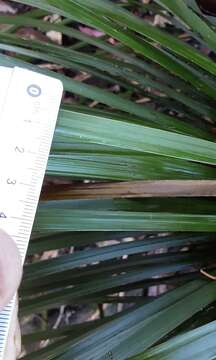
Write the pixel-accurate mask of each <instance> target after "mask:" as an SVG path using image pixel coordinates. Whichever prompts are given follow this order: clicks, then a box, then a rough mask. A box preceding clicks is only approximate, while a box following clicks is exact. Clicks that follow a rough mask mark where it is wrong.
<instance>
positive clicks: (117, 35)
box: [0, 0, 216, 360]
mask: <svg viewBox="0 0 216 360" xmlns="http://www.w3.org/2000/svg"><path fill="white" fill-rule="evenodd" d="M15 3H21V4H25V5H28V6H29V7H27V12H26V13H24V14H18V15H16V16H6V15H2V16H0V21H1V24H5V25H6V26H3V27H2V28H1V31H0V49H1V55H0V65H2V66H16V65H17V66H21V67H25V68H28V69H32V70H34V71H38V72H40V73H43V74H47V75H49V76H53V77H56V78H59V79H60V80H61V81H62V82H63V84H64V89H65V103H63V104H62V107H61V110H60V114H59V119H58V124H57V128H56V131H55V136H54V140H53V144H52V150H51V154H50V157H49V162H48V167H47V176H48V177H49V179H52V178H53V179H54V180H56V178H62V179H64V180H65V179H67V180H69V181H71V180H72V181H73V182H72V183H71V184H68V183H66V185H62V182H56V181H54V184H55V186H53V185H52V187H51V186H50V185H48V186H45V188H44V191H43V197H42V200H41V202H40V205H39V208H38V212H37V216H36V221H35V225H34V232H33V235H32V241H31V244H30V248H29V256H30V258H31V259H32V261H29V262H28V264H26V266H25V271H24V279H23V283H22V287H21V290H20V314H21V316H29V315H31V314H35V313H37V314H43V315H44V316H45V314H47V311H48V310H50V309H53V308H58V307H59V306H62V305H67V304H70V305H71V304H100V308H103V305H104V304H107V303H119V304H130V307H127V308H126V307H123V310H122V311H121V312H118V313H115V314H113V315H110V316H105V317H104V316H101V318H100V319H98V320H95V321H90V322H83V323H82V324H79V325H68V326H61V327H59V328H57V329H50V328H49V327H48V326H47V327H46V328H44V329H43V331H40V332H34V333H31V334H28V335H25V336H24V337H23V341H24V344H32V343H34V342H37V341H42V340H48V342H46V344H47V346H46V347H44V348H43V349H40V350H38V351H34V352H32V353H30V354H27V355H26V356H24V358H25V359H26V360H27V359H31V360H35V359H61V360H67V359H76V360H84V359H85V360H90V359H93V360H99V359H100V360H102V359H103V360H105V359H106V360H112V359H113V360H115V359H118V360H124V359H134V360H135V359H136V360H138V359H139V360H144V359H194V358H196V359H202V360H204V359H210V358H213V357H214V356H215V355H216V349H215V332H216V323H215V322H214V316H215V315H214V303H215V300H216V282H214V281H210V280H209V279H207V278H205V277H203V276H202V275H201V274H200V271H199V269H200V268H205V267H208V268H210V269H211V273H212V274H214V271H215V253H214V250H215V234H214V233H215V230H216V213H215V208H216V206H215V201H214V199H213V198H211V197H210V196H208V197H207V198H202V196H201V195H202V194H201V193H200V194H199V192H198V195H197V196H194V192H193V191H191V193H190V194H189V195H190V196H189V197H187V198H185V197H181V196H180V197H179V192H178V186H179V184H182V182H184V184H187V181H188V180H192V181H193V189H196V190H197V187H196V186H199V184H200V182H198V183H197V181H201V180H202V181H206V182H205V183H204V184H206V187H208V185H209V184H210V183H209V181H210V180H214V179H215V177H216V168H215V165H216V144H215V121H216V110H215V99H216V90H215V76H216V63H215V61H214V59H215V52H216V33H215V26H216V20H215V18H214V17H211V16H208V15H206V14H202V13H201V11H200V9H199V8H198V7H197V5H196V2H195V1H193V0H191V1H190V0H184V1H183V0H182V1H179V0H172V1H170V0H155V1H150V2H148V1H138V0H125V1H120V0H119V1H115V2H114V1H109V0H61V1H59V0H46V1H45V0H22V1H15ZM50 14H57V15H58V17H57V19H58V21H54V22H53V21H51V20H50V19H52V17H50ZM155 15H157V16H161V17H162V18H163V20H164V21H165V20H166V23H167V26H166V27H165V28H160V27H159V26H154V25H153V24H152V22H151V21H148V17H149V16H152V17H153V16H155ZM80 24H82V26H86V27H88V28H91V29H97V30H98V31H100V32H101V33H102V36H100V37H92V36H89V35H88V34H85V33H84V32H81V31H80ZM29 28H33V29H35V31H37V32H38V33H40V34H44V35H45V34H47V32H49V31H55V32H57V33H59V34H61V35H62V36H63V41H62V44H60V45H58V44H55V43H53V42H52V41H50V40H48V38H46V37H45V36H41V37H36V38H35V39H32V37H30V36H25V32H24V33H23V32H20V29H22V30H23V29H29ZM23 34H24V35H23ZM77 74H79V75H80V74H81V75H82V76H81V75H80V76H79V77H77V76H76V75H77ZM86 179H88V181H90V180H92V181H93V184H90V185H89V184H88V183H86V182H85V183H82V184H80V182H79V181H83V180H86ZM138 180H139V182H135V181H138ZM145 180H172V181H173V182H172V186H174V185H175V186H176V187H175V189H176V196H175V194H174V197H172V198H168V197H162V198H161V197H153V198H144V197H142V192H139V186H141V184H142V186H144V185H145V183H143V181H145ZM175 180H176V181H177V180H178V182H175ZM75 181H76V182H75ZM99 181H102V184H101V183H100V184H99V183H98V182H99ZM108 181H109V183H107V182H108ZM140 181H141V182H142V183H141V182H140ZM116 182H118V183H116ZM119 182H121V183H120V184H119ZM169 184H170V183H169ZM196 184H198V185H196ZM157 185H158V186H160V183H157ZM167 186H169V185H167ZM125 189H126V190H125ZM195 194H197V192H195ZM152 195H154V194H152ZM208 195H211V194H208ZM126 238H130V240H132V241H125V239H126ZM114 239H115V243H113V240H114ZM98 244H100V246H98ZM101 245H103V246H101ZM70 247H73V249H74V252H73V253H68V248H70ZM161 249H163V252H162V253H161ZM51 250H58V251H57V255H58V256H56V257H55V258H52V259H46V260H42V261H40V258H39V260H38V261H36V260H37V259H38V257H36V256H35V255H36V254H41V253H43V252H45V251H51ZM159 250H160V251H159ZM153 285H157V286H160V285H166V292H165V293H164V294H163V295H161V294H159V295H158V296H154V297H150V296H147V295H148V289H149V287H151V286H153ZM134 290H139V291H141V292H137V293H136V292H134ZM131 291H132V292H131ZM136 294H138V295H136ZM102 315H103V312H102Z"/></svg>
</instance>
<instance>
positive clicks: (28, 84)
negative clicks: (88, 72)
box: [0, 67, 63, 360]
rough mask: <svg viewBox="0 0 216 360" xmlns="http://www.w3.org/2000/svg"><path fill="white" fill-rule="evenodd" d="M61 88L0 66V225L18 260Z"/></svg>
mask: <svg viewBox="0 0 216 360" xmlns="http://www.w3.org/2000/svg"><path fill="white" fill-rule="evenodd" d="M62 93H63V87H62V83H61V82H60V81H59V80H57V79H54V78H50V77H47V76H45V75H41V74H38V73H34V72H32V71H29V70H25V69H21V68H17V67H15V68H13V69H9V68H3V67H0V169H1V170H0V228H1V229H3V230H5V231H6V232H7V233H8V234H9V235H10V236H11V237H12V238H13V239H14V241H15V242H16V244H17V247H18V249H19V251H20V254H21V257H22V262H23V263H24V260H25V256H26V252H27V248H28V243H29V239H30V235H31V231H32V226H33V222H34V218H35V213H36V209H37V205H38V200H39V196H40V192H41V187H42V183H43V178H44V174H45V170H46V165H47V160H48V156H49V152H50V147H51V143H52V138H53V134H54V130H55V125H56V120H57V116H58V111H59V107H60V103H61V98H62ZM0 241H1V239H0ZM14 306H15V298H14V299H13V300H11V302H10V304H8V306H6V307H5V308H4V310H3V311H2V312H0V360H3V359H4V352H5V348H6V343H7V337H8V332H9V327H10V321H11V317H12V313H13V309H14Z"/></svg>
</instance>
